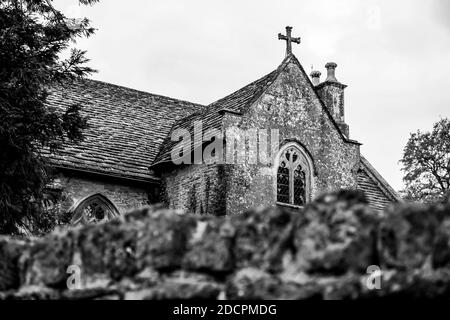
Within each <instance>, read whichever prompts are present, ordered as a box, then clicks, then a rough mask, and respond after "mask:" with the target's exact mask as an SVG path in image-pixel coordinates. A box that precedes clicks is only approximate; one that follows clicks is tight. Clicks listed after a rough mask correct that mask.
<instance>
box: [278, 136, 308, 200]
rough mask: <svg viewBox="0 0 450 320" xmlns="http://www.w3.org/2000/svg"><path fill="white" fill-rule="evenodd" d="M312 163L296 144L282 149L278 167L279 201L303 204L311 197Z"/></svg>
mask: <svg viewBox="0 0 450 320" xmlns="http://www.w3.org/2000/svg"><path fill="white" fill-rule="evenodd" d="M310 185H311V165H310V161H308V159H307V158H306V155H305V153H304V152H303V151H302V150H301V149H300V147H298V146H297V145H296V144H289V145H288V146H286V147H284V148H282V149H281V152H280V155H279V161H278V169H277V202H278V203H281V204H291V205H295V206H303V205H304V204H305V203H306V202H307V201H308V199H309V197H310V189H311V188H310Z"/></svg>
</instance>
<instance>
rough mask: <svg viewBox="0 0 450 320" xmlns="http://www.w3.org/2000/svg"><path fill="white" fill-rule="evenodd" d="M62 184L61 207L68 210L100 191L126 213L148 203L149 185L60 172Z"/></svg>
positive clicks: (120, 210) (59, 180) (59, 182)
mask: <svg viewBox="0 0 450 320" xmlns="http://www.w3.org/2000/svg"><path fill="white" fill-rule="evenodd" d="M56 183H57V184H59V185H60V188H61V191H62V195H63V201H62V203H61V209H62V210H63V211H68V210H70V209H71V208H73V206H74V205H76V204H77V203H79V202H81V201H82V200H83V199H85V198H86V197H89V196H91V195H94V194H96V193H100V194H102V195H104V196H105V197H107V198H108V199H109V200H110V201H111V202H112V203H113V204H114V205H115V206H116V208H117V209H118V210H119V212H120V213H125V212H127V211H130V210H131V209H135V208H139V207H142V206H144V205H147V204H148V201H149V199H148V187H144V186H136V184H133V183H127V182H119V181H116V180H115V181H108V180H104V179H101V178H93V177H92V178H91V177H81V176H77V175H72V174H70V175H69V174H60V175H59V176H58V178H57V179H56Z"/></svg>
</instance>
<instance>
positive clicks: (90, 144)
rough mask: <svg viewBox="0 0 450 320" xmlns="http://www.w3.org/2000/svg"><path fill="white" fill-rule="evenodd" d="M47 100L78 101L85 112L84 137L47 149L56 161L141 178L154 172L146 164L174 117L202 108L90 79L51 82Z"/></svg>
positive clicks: (53, 102)
mask: <svg viewBox="0 0 450 320" xmlns="http://www.w3.org/2000/svg"><path fill="white" fill-rule="evenodd" d="M47 103H48V105H50V106H54V107H56V108H63V107H64V108H65V107H68V106H70V105H72V104H80V105H81V106H82V107H83V109H84V111H83V112H84V114H85V115H86V116H87V117H88V125H89V128H88V129H87V130H86V131H85V133H84V135H85V140H84V141H82V142H81V143H79V144H72V143H68V144H66V145H65V146H64V148H63V150H62V151H61V152H59V153H58V154H53V155H49V154H47V156H48V157H49V158H50V159H51V160H52V162H53V163H54V164H55V165H56V166H60V167H67V168H72V169H79V170H84V171H93V172H96V173H101V174H107V175H112V176H120V177H128V178H134V179H140V180H152V179H153V178H154V177H153V176H152V174H151V173H150V171H149V169H148V167H149V165H150V164H151V163H152V162H153V161H154V159H155V157H156V155H157V153H158V150H159V148H160V145H161V143H162V142H163V141H164V139H165V138H166V137H167V135H168V133H169V132H170V129H171V127H172V126H173V124H174V123H175V121H177V120H178V119H181V118H183V117H186V116H187V115H189V114H191V113H193V112H195V111H199V110H201V109H202V108H204V106H202V105H199V104H195V103H191V102H186V101H181V100H177V99H172V98H168V97H164V96H160V95H155V94H150V93H146V92H142V91H137V90H133V89H129V88H124V87H120V86H116V85H112V84H108V83H104V82H100V81H94V80H80V81H76V82H74V83H73V84H70V86H64V87H60V86H58V87H55V88H53V89H52V90H51V94H50V95H49V97H48V99H47Z"/></svg>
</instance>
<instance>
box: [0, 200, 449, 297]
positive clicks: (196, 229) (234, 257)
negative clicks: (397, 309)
mask: <svg viewBox="0 0 450 320" xmlns="http://www.w3.org/2000/svg"><path fill="white" fill-rule="evenodd" d="M368 270H369V273H368ZM373 270H379V271H381V274H379V273H377V274H376V277H374V273H372V271H373ZM449 295H450V206H449V205H444V204H440V205H435V206H421V205H405V204H403V205H398V206H396V207H392V208H390V209H389V210H387V211H386V212H385V213H384V214H378V213H375V212H374V211H372V210H371V209H370V208H369V206H368V204H367V201H366V199H365V198H364V196H363V195H362V194H361V193H358V192H352V191H341V192H337V193H332V194H327V195H324V196H322V197H320V198H319V199H318V200H316V201H315V202H313V203H311V204H310V205H308V206H307V207H306V208H305V209H304V210H303V211H302V212H300V213H298V212H297V213H292V212H287V211H283V210H278V209H275V208H271V209H266V210H259V211H249V212H245V213H242V214H240V215H233V216H227V217H216V216H212V215H211V216H204V215H203V216H200V215H192V214H179V213H176V212H174V211H171V210H167V209H163V208H159V207H157V206H154V207H148V208H145V209H141V210H137V211H134V212H130V213H128V214H126V215H124V216H122V217H120V218H117V219H115V220H112V221H109V222H106V223H103V224H98V225H90V226H85V227H80V228H75V229H68V230H61V231H57V232H54V233H52V234H50V235H48V236H46V237H44V238H40V239H27V240H18V239H11V238H1V239H0V298H1V299H167V298H171V299H173V298H180V299H193V298H196V299H199V298H200V299H317V298H319V299H357V298H392V297H430V298H431V297H448V296H449Z"/></svg>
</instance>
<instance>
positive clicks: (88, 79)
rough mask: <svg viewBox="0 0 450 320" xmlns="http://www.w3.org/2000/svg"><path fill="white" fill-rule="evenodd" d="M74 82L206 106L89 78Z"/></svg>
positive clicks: (201, 105)
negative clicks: (89, 83)
mask: <svg viewBox="0 0 450 320" xmlns="http://www.w3.org/2000/svg"><path fill="white" fill-rule="evenodd" d="M75 81H79V82H85V81H86V82H96V83H99V84H103V85H108V86H112V87H116V88H119V89H123V90H127V91H133V92H136V93H142V94H145V95H151V96H154V97H159V98H165V99H170V100H174V101H179V102H185V103H189V104H193V105H197V106H199V107H206V105H204V104H200V103H197V102H192V101H188V100H184V99H178V98H174V97H169V96H164V95H162V94H157V93H151V92H148V91H144V90H139V89H134V88H130V87H125V86H122V85H119V84H115V83H110V82H106V81H102V80H96V79H90V78H81V79H77V80H75Z"/></svg>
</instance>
